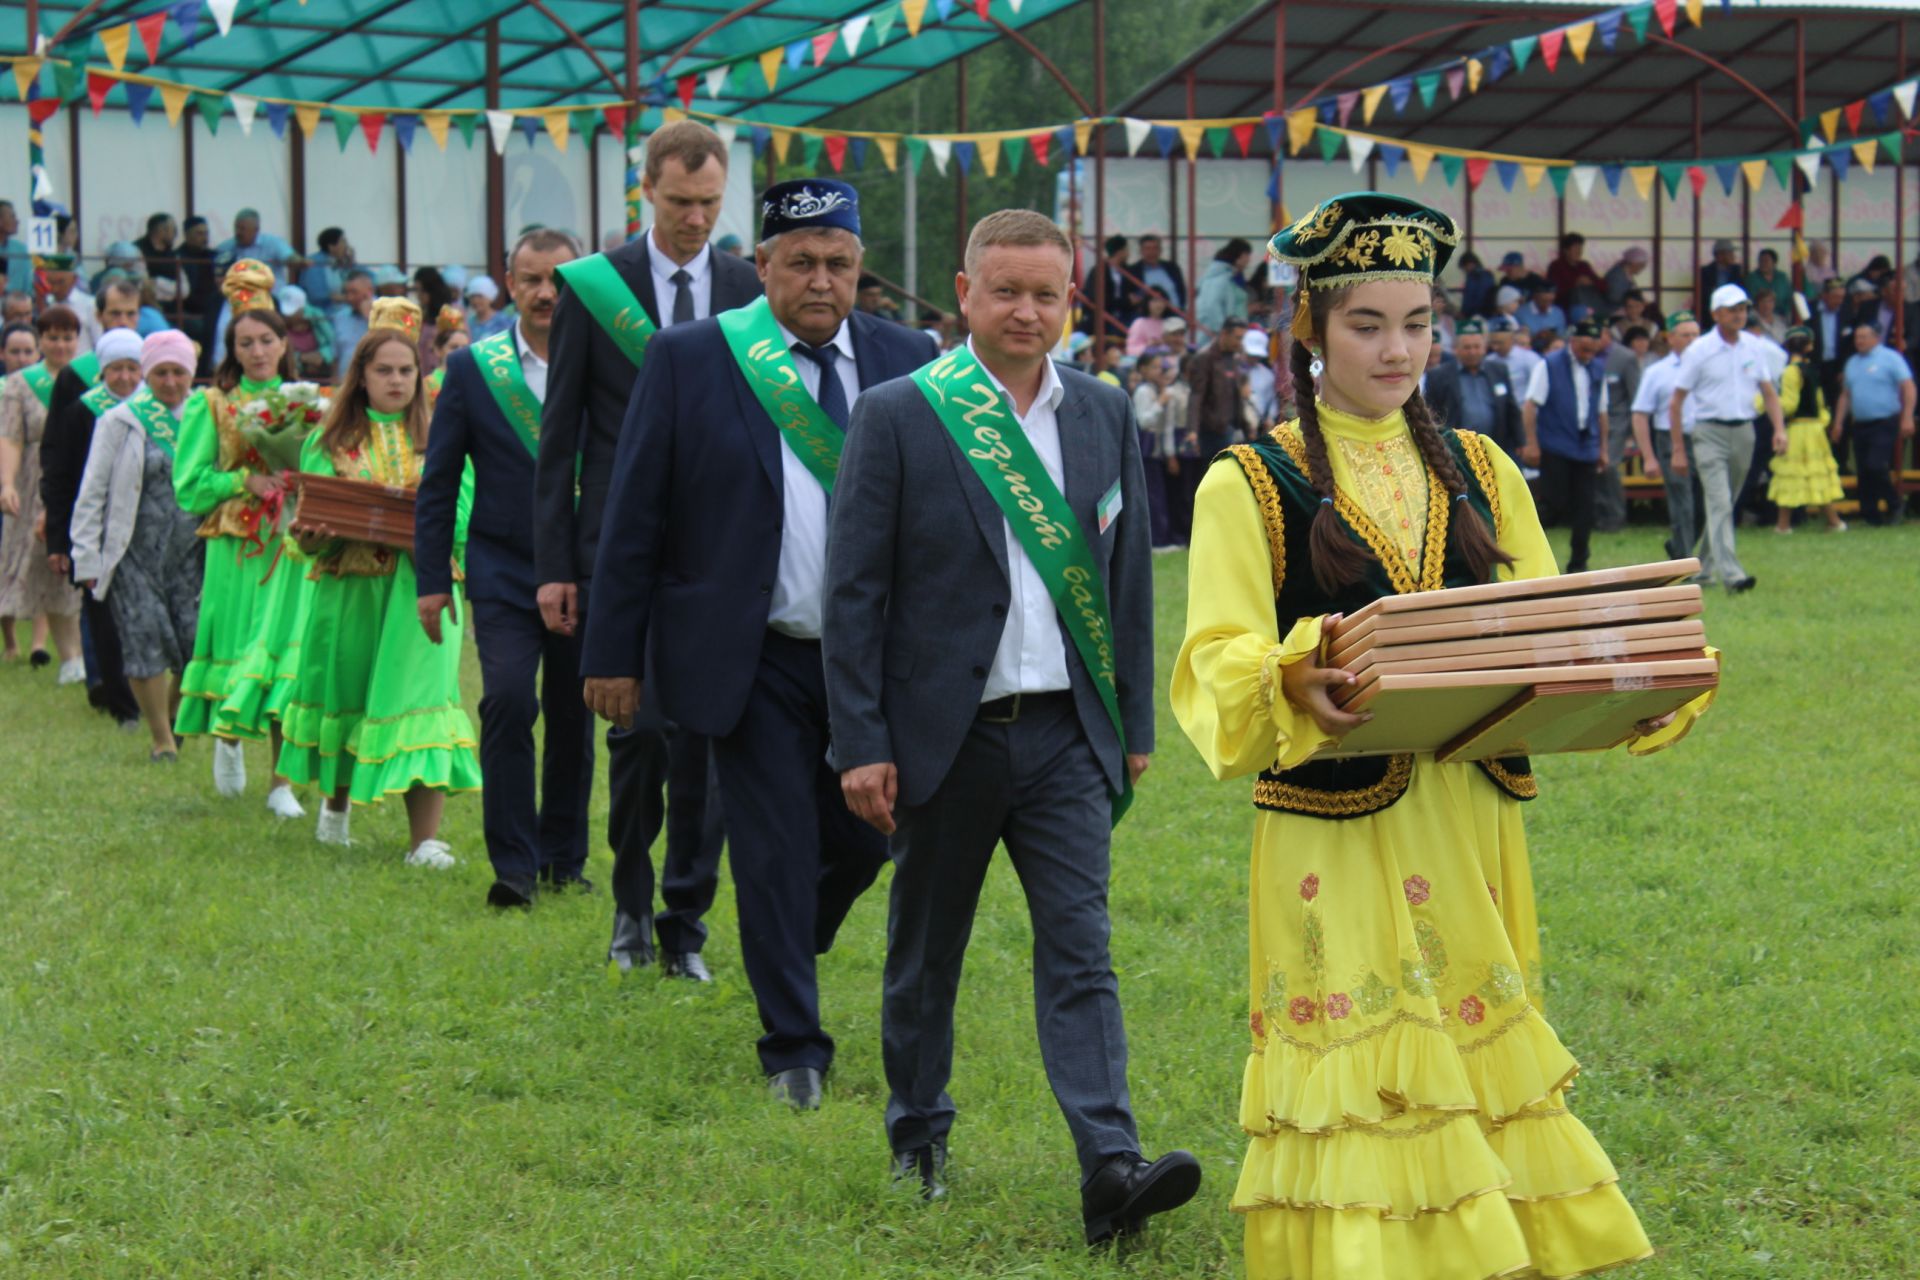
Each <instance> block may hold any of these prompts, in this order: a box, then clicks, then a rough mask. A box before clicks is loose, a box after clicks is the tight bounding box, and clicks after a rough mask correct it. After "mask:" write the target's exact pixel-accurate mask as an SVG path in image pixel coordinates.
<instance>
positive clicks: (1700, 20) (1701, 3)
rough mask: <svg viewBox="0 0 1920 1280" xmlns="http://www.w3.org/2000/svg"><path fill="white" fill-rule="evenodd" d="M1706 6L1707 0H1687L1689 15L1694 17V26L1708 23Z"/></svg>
mask: <svg viewBox="0 0 1920 1280" xmlns="http://www.w3.org/2000/svg"><path fill="white" fill-rule="evenodd" d="M1706 8H1707V0H1687V17H1689V18H1691V19H1693V25H1694V26H1696V27H1701V26H1705V25H1706V22H1707V14H1706Z"/></svg>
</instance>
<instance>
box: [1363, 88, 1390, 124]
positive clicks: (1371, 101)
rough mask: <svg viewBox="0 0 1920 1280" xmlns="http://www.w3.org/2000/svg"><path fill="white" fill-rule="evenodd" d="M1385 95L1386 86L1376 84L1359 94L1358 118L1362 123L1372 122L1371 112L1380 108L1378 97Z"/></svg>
mask: <svg viewBox="0 0 1920 1280" xmlns="http://www.w3.org/2000/svg"><path fill="white" fill-rule="evenodd" d="M1386 96H1387V86H1385V85H1383V84H1377V85H1375V86H1373V88H1371V89H1366V90H1363V91H1362V92H1361V94H1360V119H1361V122H1362V123H1364V124H1372V123H1373V113H1374V112H1376V111H1378V110H1379V109H1380V99H1382V98H1384V97H1386Z"/></svg>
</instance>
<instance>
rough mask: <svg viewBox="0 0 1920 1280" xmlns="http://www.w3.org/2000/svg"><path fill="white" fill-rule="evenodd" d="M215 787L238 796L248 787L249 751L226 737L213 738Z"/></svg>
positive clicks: (216, 789) (221, 792)
mask: <svg viewBox="0 0 1920 1280" xmlns="http://www.w3.org/2000/svg"><path fill="white" fill-rule="evenodd" d="M213 789H214V790H215V791H217V792H218V793H220V794H221V795H223V796H237V795H239V794H240V793H241V792H243V791H245V790H246V789H247V751H246V748H245V747H243V746H241V745H240V744H239V743H237V742H233V741H230V740H229V739H226V738H215V739H214V740H213Z"/></svg>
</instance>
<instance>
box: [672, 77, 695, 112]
mask: <svg viewBox="0 0 1920 1280" xmlns="http://www.w3.org/2000/svg"><path fill="white" fill-rule="evenodd" d="M695 83H696V78H695V77H694V76H681V77H680V82H679V83H678V84H676V85H674V89H675V90H676V91H677V92H678V93H679V94H680V106H681V109H683V110H686V111H691V110H693V86H694V84H695Z"/></svg>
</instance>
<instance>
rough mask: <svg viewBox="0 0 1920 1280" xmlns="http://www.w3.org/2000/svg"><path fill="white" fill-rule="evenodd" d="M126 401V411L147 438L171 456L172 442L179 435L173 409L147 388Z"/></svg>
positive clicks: (178, 424)
mask: <svg viewBox="0 0 1920 1280" xmlns="http://www.w3.org/2000/svg"><path fill="white" fill-rule="evenodd" d="M126 403H127V412H128V413H131V414H132V415H133V420H134V421H135V422H137V423H139V424H140V426H141V429H142V430H144V431H145V432H146V433H147V439H149V440H151V441H153V442H154V443H155V444H157V445H159V446H160V452H162V453H164V454H166V455H167V456H168V457H169V458H171V457H172V456H173V446H174V442H175V441H176V440H177V439H178V438H179V435H180V423H179V421H178V420H177V419H176V418H175V417H174V416H173V410H171V409H169V408H167V406H166V405H164V404H162V403H160V400H159V397H157V396H155V395H154V394H153V392H151V391H147V390H142V391H141V392H140V394H139V395H137V396H135V397H133V399H131V400H129V401H127V402H126Z"/></svg>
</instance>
